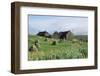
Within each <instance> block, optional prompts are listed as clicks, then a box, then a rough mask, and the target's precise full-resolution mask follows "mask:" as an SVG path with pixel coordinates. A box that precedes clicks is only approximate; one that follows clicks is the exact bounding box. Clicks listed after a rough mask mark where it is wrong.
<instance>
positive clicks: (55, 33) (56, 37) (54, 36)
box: [52, 31, 59, 39]
mask: <svg viewBox="0 0 100 76" xmlns="http://www.w3.org/2000/svg"><path fill="white" fill-rule="evenodd" d="M52 38H55V39H58V38H59V33H58V32H57V31H55V32H54V33H53V35H52Z"/></svg>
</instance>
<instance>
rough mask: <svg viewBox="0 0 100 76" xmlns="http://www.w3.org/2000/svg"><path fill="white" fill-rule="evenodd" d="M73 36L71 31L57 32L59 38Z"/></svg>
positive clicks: (66, 38)
mask: <svg viewBox="0 0 100 76" xmlns="http://www.w3.org/2000/svg"><path fill="white" fill-rule="evenodd" d="M73 36H74V35H73V33H72V32H71V31H64V32H59V38H60V39H65V40H72V39H73Z"/></svg>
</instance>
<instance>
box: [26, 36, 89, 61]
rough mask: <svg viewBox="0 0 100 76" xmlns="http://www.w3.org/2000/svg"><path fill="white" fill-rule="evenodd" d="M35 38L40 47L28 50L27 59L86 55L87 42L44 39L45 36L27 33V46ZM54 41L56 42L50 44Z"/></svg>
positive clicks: (67, 57) (81, 56) (65, 57)
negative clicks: (36, 49)
mask: <svg viewBox="0 0 100 76" xmlns="http://www.w3.org/2000/svg"><path fill="white" fill-rule="evenodd" d="M36 40H38V43H39V45H40V47H39V48H38V51H34V50H32V51H28V60H53V59H79V58H87V57H88V56H87V55H88V46H87V42H84V41H79V40H77V39H73V40H71V41H68V40H60V39H52V38H48V39H47V40H46V38H45V37H40V36H34V35H29V37H28V45H29V48H30V47H31V46H32V44H33V43H34V42H35V41H36ZM54 41H55V42H56V44H55V45H52V43H53V42H54Z"/></svg>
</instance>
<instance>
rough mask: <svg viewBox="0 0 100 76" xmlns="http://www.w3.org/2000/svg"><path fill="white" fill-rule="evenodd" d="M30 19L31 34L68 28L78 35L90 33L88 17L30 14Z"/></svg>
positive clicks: (66, 29)
mask: <svg viewBox="0 0 100 76" xmlns="http://www.w3.org/2000/svg"><path fill="white" fill-rule="evenodd" d="M28 19H29V20H28V27H29V29H28V30H29V34H37V33H38V32H40V31H47V32H49V33H51V34H52V33H53V32H55V31H58V32H60V31H68V30H70V31H72V32H73V33H74V34H76V35H87V34H88V17H78V16H77V17H74V16H43V15H29V16H28Z"/></svg>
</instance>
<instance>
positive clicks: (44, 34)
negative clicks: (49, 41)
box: [37, 31, 51, 38]
mask: <svg viewBox="0 0 100 76" xmlns="http://www.w3.org/2000/svg"><path fill="white" fill-rule="evenodd" d="M37 35H38V36H44V37H48V38H51V35H50V34H49V33H48V32H47V31H43V32H39V33H38V34H37Z"/></svg>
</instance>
